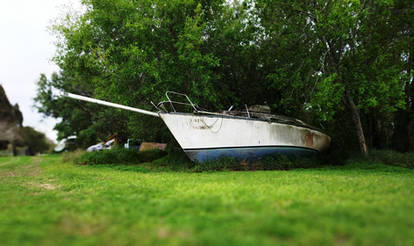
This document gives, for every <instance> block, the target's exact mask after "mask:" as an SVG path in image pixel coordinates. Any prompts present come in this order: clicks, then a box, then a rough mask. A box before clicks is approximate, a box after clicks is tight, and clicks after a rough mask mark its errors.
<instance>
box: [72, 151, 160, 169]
mask: <svg viewBox="0 0 414 246" xmlns="http://www.w3.org/2000/svg"><path fill="white" fill-rule="evenodd" d="M166 154H167V153H166V152H165V151H161V150H148V151H138V150H136V149H123V148H114V149H111V150H102V151H94V152H85V153H83V154H82V155H80V156H79V157H77V158H76V159H75V160H74V162H75V163H76V164H81V165H91V164H113V163H123V164H133V163H142V162H152V161H154V160H156V159H159V158H161V157H163V156H165V155H166Z"/></svg>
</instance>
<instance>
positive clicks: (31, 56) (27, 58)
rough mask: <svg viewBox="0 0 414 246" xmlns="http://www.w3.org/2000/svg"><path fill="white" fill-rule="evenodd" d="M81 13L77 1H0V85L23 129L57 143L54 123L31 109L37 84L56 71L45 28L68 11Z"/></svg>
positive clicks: (50, 42) (52, 47)
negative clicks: (19, 113)
mask: <svg viewBox="0 0 414 246" xmlns="http://www.w3.org/2000/svg"><path fill="white" fill-rule="evenodd" d="M77 9H80V0H0V84H2V85H3V87H4V89H5V91H6V94H7V96H8V98H9V100H10V102H11V103H12V104H15V103H18V104H19V106H20V110H21V111H22V113H23V118H24V120H23V125H25V126H32V127H34V128H36V129H37V130H39V131H41V132H44V133H45V134H46V135H47V136H48V137H49V138H50V139H52V140H56V132H55V131H53V127H54V125H55V123H56V120H55V119H53V118H47V119H45V118H43V116H42V115H41V114H39V113H37V111H36V109H34V108H33V104H34V102H33V98H34V97H35V94H36V81H37V80H38V79H39V77H40V74H41V73H45V74H46V75H47V76H48V78H50V75H51V74H52V73H53V72H55V71H58V67H57V66H56V65H54V64H53V63H52V62H51V61H50V59H51V58H52V57H53V56H54V54H55V51H56V49H55V46H54V41H55V38H54V36H53V35H52V34H51V33H50V31H49V30H48V28H49V27H50V26H51V24H52V22H53V21H54V20H55V19H56V18H58V17H60V16H64V14H65V13H66V12H68V11H69V10H72V11H73V10H77Z"/></svg>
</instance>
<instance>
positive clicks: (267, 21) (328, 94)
mask: <svg viewBox="0 0 414 246" xmlns="http://www.w3.org/2000/svg"><path fill="white" fill-rule="evenodd" d="M395 7H396V6H395V4H394V3H393V2H389V1H375V2H370V1H305V2H302V1H301V2H294V3H291V2H286V1H278V2H276V3H275V2H273V1H267V0H263V1H262V0H258V1H257V8H258V12H257V14H258V16H260V18H261V20H262V25H263V27H264V28H265V32H266V36H267V37H268V38H267V39H266V40H264V47H267V48H270V47H271V46H272V45H275V44H276V45H277V46H279V47H280V48H278V51H280V53H279V55H276V56H275V57H274V58H272V59H273V60H275V61H282V66H281V68H277V69H276V71H275V72H273V74H272V75H271V77H272V78H273V83H274V84H275V86H278V87H279V88H284V89H283V90H284V91H290V90H292V94H293V92H294V91H297V92H299V93H300V94H302V96H301V97H299V99H300V103H299V105H300V104H302V105H304V106H305V109H307V110H311V111H313V113H314V114H316V115H318V116H319V118H320V119H322V120H330V119H332V117H334V115H335V113H336V112H338V111H341V110H342V109H343V108H345V109H346V111H347V112H348V113H349V116H350V117H351V118H352V120H353V122H354V128H355V132H356V135H357V137H358V142H359V146H360V151H361V152H363V153H366V152H367V146H366V140H365V134H364V128H363V125H362V121H361V111H362V112H363V113H365V112H369V111H370V110H373V109H375V110H379V111H380V112H394V111H396V110H397V109H398V108H404V85H403V83H402V82H401V80H400V78H401V58H400V57H399V56H398V54H401V50H400V49H401V45H399V42H400V41H401V35H400V33H399V32H400V31H401V29H399V28H397V26H396V25H394V24H395V22H393V18H392V11H393V10H394V9H395ZM271 13H278V14H275V15H272V14H271ZM373 23H375V25H373ZM396 54H397V55H396ZM284 57H287V59H289V58H290V60H289V61H286V58H284ZM292 58H293V59H292ZM288 98H289V97H288ZM287 104H290V103H289V102H288V103H287Z"/></svg>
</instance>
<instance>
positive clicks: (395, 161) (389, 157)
mask: <svg viewBox="0 0 414 246" xmlns="http://www.w3.org/2000/svg"><path fill="white" fill-rule="evenodd" d="M363 159H365V160H367V161H371V162H379V163H384V164H387V165H392V166H400V167H407V168H414V153H413V152H411V153H400V152H395V151H392V150H371V151H370V152H369V154H368V155H367V156H364V157H363Z"/></svg>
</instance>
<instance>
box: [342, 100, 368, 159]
mask: <svg viewBox="0 0 414 246" xmlns="http://www.w3.org/2000/svg"><path fill="white" fill-rule="evenodd" d="M346 104H347V106H348V109H349V110H350V111H351V115H352V120H353V122H354V126H355V131H356V134H357V137H358V142H359V149H360V151H361V153H363V154H365V155H366V154H367V153H368V149H367V144H366V141H365V135H364V129H362V124H361V116H360V114H359V110H358V108H357V107H356V105H355V103H354V100H352V97H351V96H349V95H346Z"/></svg>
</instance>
